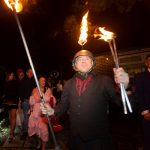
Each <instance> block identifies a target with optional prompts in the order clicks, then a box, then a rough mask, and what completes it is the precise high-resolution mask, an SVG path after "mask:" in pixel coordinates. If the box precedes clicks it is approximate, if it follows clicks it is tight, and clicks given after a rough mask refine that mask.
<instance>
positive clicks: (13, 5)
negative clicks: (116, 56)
mask: <svg viewBox="0 0 150 150" xmlns="http://www.w3.org/2000/svg"><path fill="white" fill-rule="evenodd" d="M4 1H5V3H6V4H7V6H8V7H9V8H10V9H12V10H13V9H15V11H16V12H21V11H22V9H23V5H22V3H21V0H4Z"/></svg>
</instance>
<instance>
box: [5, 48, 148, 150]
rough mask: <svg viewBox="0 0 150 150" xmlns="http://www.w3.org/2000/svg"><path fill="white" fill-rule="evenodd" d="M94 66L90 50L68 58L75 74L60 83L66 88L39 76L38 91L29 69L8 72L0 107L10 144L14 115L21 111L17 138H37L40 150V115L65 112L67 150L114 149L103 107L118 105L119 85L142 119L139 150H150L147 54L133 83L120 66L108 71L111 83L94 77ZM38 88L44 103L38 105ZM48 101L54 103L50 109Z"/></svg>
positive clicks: (45, 133)
mask: <svg viewBox="0 0 150 150" xmlns="http://www.w3.org/2000/svg"><path fill="white" fill-rule="evenodd" d="M95 65H96V60H95V57H94V56H93V54H92V53H91V52H90V51H88V50H80V51H78V52H77V53H76V54H75V56H74V58H73V60H72V66H73V69H74V71H75V74H74V76H73V77H72V78H71V79H69V80H68V81H67V82H65V85H64V83H62V80H58V82H57V84H56V86H55V88H54V87H51V84H50V83H47V77H45V76H44V75H40V76H38V84H39V88H40V89H39V88H38V87H37V84H36V83H35V80H34V77H33V72H32V69H31V68H28V69H27V70H26V72H24V71H23V70H22V69H18V70H17V72H16V76H15V73H14V72H12V71H10V72H7V75H6V82H5V85H4V90H3V95H2V99H3V100H4V101H3V106H4V107H5V108H6V109H7V110H8V112H9V124H10V133H9V142H13V139H14V136H15V127H16V115H17V113H18V112H21V111H22V112H23V121H22V124H21V135H20V139H21V140H24V139H26V138H27V137H32V136H34V135H36V136H37V137H38V139H39V142H38V145H37V149H42V150H45V147H46V143H47V142H48V140H49V130H48V122H46V121H44V120H45V114H46V115H49V116H52V115H56V116H61V115H63V114H64V113H66V112H67V113H68V114H69V120H70V138H69V140H70V141H69V143H70V144H69V146H68V149H70V150H91V149H93V150H114V149H115V147H114V145H113V142H112V141H113V140H112V137H111V134H110V131H109V119H108V115H109V111H108V108H109V107H108V106H109V101H111V102H113V103H116V104H118V101H119V102H120V103H121V96H120V95H119V94H118V93H116V87H117V89H118V90H119V89H120V87H119V84H120V83H122V84H123V85H124V87H125V88H126V89H130V90H131V92H130V93H129V94H128V95H129V100H130V102H131V104H132V105H137V101H138V111H139V112H140V113H139V114H140V115H139V117H141V118H142V120H143V131H144V132H143V133H144V150H150V145H149V143H150V138H149V135H150V134H149V133H150V126H149V125H150V112H149V110H150V90H149V85H150V55H148V56H147V57H146V61H145V66H146V71H145V72H144V73H141V74H139V75H137V76H136V77H135V79H134V82H133V83H132V85H130V81H129V75H128V74H127V73H126V72H125V70H124V69H123V68H117V69H116V68H114V69H113V71H114V80H112V78H110V77H108V76H105V75H101V74H96V73H95V72H94V67H95ZM133 87H134V88H133ZM39 90H40V91H41V93H42V96H43V99H44V102H45V103H44V105H43V103H41V95H40V93H39ZM130 95H131V98H130ZM134 98H135V99H136V100H134ZM50 100H52V101H53V102H52V103H53V106H52V105H51V103H50ZM135 101H136V102H135ZM133 108H134V107H133ZM136 111H137V110H136ZM94 129H96V130H94Z"/></svg>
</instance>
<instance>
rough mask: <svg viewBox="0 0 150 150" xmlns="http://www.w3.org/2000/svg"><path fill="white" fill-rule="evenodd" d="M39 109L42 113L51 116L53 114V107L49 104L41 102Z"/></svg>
mask: <svg viewBox="0 0 150 150" xmlns="http://www.w3.org/2000/svg"><path fill="white" fill-rule="evenodd" d="M40 108H41V111H42V114H45V115H46V114H48V115H49V116H52V115H54V109H53V108H52V107H51V106H50V105H48V104H46V103H45V104H43V103H41V107H40Z"/></svg>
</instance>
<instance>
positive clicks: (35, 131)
mask: <svg viewBox="0 0 150 150" xmlns="http://www.w3.org/2000/svg"><path fill="white" fill-rule="evenodd" d="M38 81H39V87H40V91H41V92H42V95H43V98H44V101H45V103H46V104H48V105H49V106H50V100H51V98H53V102H54V105H55V103H56V100H55V98H54V96H53V95H52V91H51V89H50V88H49V87H46V78H45V77H44V76H40V77H39V80H38ZM40 103H41V98H40V94H39V91H38V88H37V87H36V88H34V89H33V92H32V95H31V97H30V117H29V124H28V127H29V128H28V134H29V136H33V135H37V136H38V138H39V143H38V145H37V149H39V148H40V147H41V149H42V150H45V146H46V142H47V141H48V139H49V133H48V124H47V122H45V121H44V120H45V117H44V116H43V114H42V113H41V109H40ZM41 144H42V145H41Z"/></svg>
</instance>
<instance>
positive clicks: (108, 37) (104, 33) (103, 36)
mask: <svg viewBox="0 0 150 150" xmlns="http://www.w3.org/2000/svg"><path fill="white" fill-rule="evenodd" d="M104 28H105V27H99V28H98V31H99V32H100V33H95V34H94V37H100V38H99V39H103V40H104V41H106V42H108V41H110V40H112V39H113V38H115V34H114V33H113V32H110V31H107V30H105V29H104Z"/></svg>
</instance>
